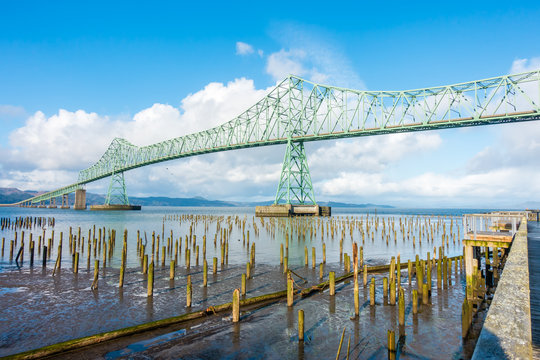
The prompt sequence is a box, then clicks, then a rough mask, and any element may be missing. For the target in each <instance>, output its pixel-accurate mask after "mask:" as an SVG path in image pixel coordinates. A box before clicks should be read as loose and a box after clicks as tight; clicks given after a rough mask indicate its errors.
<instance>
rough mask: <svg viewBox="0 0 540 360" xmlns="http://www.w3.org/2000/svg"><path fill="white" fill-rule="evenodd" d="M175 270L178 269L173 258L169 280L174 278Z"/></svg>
mask: <svg viewBox="0 0 540 360" xmlns="http://www.w3.org/2000/svg"><path fill="white" fill-rule="evenodd" d="M175 270H176V265H175V262H174V260H171V263H170V269H169V280H174V275H175Z"/></svg>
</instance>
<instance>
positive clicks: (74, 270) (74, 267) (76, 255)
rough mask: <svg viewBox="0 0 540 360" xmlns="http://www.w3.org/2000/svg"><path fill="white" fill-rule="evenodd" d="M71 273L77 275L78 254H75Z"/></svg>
mask: <svg viewBox="0 0 540 360" xmlns="http://www.w3.org/2000/svg"><path fill="white" fill-rule="evenodd" d="M73 272H74V273H75V274H77V273H78V272H79V252H78V251H77V252H76V253H75V263H74V265H73Z"/></svg>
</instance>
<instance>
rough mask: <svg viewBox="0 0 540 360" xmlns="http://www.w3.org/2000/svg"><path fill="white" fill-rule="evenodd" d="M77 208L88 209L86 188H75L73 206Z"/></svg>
mask: <svg viewBox="0 0 540 360" xmlns="http://www.w3.org/2000/svg"><path fill="white" fill-rule="evenodd" d="M73 209H75V210H86V190H85V189H77V190H75V205H74V206H73Z"/></svg>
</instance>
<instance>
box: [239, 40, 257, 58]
mask: <svg viewBox="0 0 540 360" xmlns="http://www.w3.org/2000/svg"><path fill="white" fill-rule="evenodd" d="M254 51H255V50H254V49H253V46H251V45H250V44H247V43H245V42H242V41H237V42H236V55H249V54H253V52H254Z"/></svg>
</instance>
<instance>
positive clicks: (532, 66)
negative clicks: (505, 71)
mask: <svg viewBox="0 0 540 360" xmlns="http://www.w3.org/2000/svg"><path fill="white" fill-rule="evenodd" d="M533 70H540V57H534V58H530V59H516V60H514V62H513V63H512V67H511V68H510V74H516V73H522V72H527V71H533Z"/></svg>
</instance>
